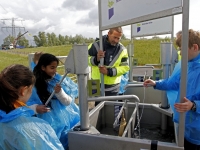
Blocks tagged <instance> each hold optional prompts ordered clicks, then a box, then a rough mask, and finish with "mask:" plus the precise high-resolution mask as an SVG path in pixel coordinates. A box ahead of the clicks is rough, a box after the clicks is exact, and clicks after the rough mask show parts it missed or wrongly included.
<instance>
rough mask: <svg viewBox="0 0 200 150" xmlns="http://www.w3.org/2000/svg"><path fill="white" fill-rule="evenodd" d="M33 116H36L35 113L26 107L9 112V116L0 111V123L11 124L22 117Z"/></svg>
mask: <svg viewBox="0 0 200 150" xmlns="http://www.w3.org/2000/svg"><path fill="white" fill-rule="evenodd" d="M33 115H34V111H33V110H31V109H30V108H28V107H26V106H24V107H19V108H17V109H15V110H13V111H11V112H9V113H8V114H6V112H4V111H2V110H0V122H9V121H12V120H14V119H16V118H18V117H20V116H26V117H31V116H33Z"/></svg>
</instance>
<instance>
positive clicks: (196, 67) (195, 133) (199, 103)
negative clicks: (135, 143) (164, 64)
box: [155, 55, 200, 145]
mask: <svg viewBox="0 0 200 150" xmlns="http://www.w3.org/2000/svg"><path fill="white" fill-rule="evenodd" d="M180 73H181V70H180V69H179V70H178V71H176V72H175V74H174V75H173V76H171V77H170V78H168V79H165V80H160V81H157V82H156V86H155V89H159V90H175V91H178V95H177V96H176V97H175V103H179V100H180ZM199 83H200V55H198V56H197V57H196V58H194V59H192V60H190V61H189V62H188V77H187V93H186V98H187V99H189V100H191V101H194V102H195V103H196V107H197V109H196V112H194V111H191V110H189V111H187V112H186V113H185V138H186V140H188V141H189V142H191V143H193V144H196V145H200V136H199V135H200V86H199ZM171 107H174V106H173V105H172V106H171ZM173 120H174V122H176V123H178V121H179V113H178V112H177V111H176V110H175V109H174V116H173Z"/></svg>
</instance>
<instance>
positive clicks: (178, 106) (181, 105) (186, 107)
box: [174, 97, 193, 112]
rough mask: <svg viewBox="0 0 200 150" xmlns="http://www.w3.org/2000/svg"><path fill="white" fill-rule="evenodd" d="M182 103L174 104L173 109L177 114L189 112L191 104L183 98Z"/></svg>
mask: <svg viewBox="0 0 200 150" xmlns="http://www.w3.org/2000/svg"><path fill="white" fill-rule="evenodd" d="M183 100H184V102H183V103H176V104H174V108H175V109H176V111H177V112H186V111H188V110H191V108H192V106H193V103H192V102H191V101H190V100H189V99H187V98H186V97H184V98H183Z"/></svg>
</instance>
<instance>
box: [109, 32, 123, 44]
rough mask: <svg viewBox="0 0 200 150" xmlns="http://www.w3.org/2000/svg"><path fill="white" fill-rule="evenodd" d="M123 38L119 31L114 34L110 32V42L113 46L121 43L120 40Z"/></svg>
mask: <svg viewBox="0 0 200 150" xmlns="http://www.w3.org/2000/svg"><path fill="white" fill-rule="evenodd" d="M121 37H122V33H119V32H117V31H113V32H112V33H110V32H108V41H109V42H110V44H111V45H113V46H115V45H116V44H117V43H119V40H120V39H121Z"/></svg>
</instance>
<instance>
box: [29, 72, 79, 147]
mask: <svg viewBox="0 0 200 150" xmlns="http://www.w3.org/2000/svg"><path fill="white" fill-rule="evenodd" d="M61 78H62V76H61V75H59V74H56V75H55V76H54V77H53V79H52V80H50V81H49V82H48V91H49V92H50V93H51V92H53V90H54V87H55V85H56V83H58V82H59V81H60V80H61ZM61 87H62V88H63V90H64V91H65V92H66V93H67V94H68V95H69V96H71V97H72V98H73V100H72V102H71V103H70V105H68V106H64V105H63V104H62V103H60V101H59V100H58V99H57V98H56V97H55V96H53V98H52V100H51V101H50V103H51V111H50V112H47V113H44V114H38V115H37V116H38V117H39V118H42V119H44V120H45V121H47V122H48V123H49V124H50V125H51V126H52V127H53V129H54V130H55V132H56V134H57V136H58V138H59V139H60V141H61V142H62V144H63V146H64V147H67V145H68V139H67V133H68V131H69V130H70V129H71V128H72V127H73V126H74V125H76V124H77V123H78V122H79V121H80V111H79V107H78V106H77V105H76V104H75V103H74V98H76V97H77V96H78V86H77V84H76V83H74V82H73V81H72V80H71V79H70V78H69V77H66V78H65V79H64V80H63V82H62V84H61ZM33 104H42V102H41V100H40V99H39V97H38V95H37V93H36V89H35V88H34V89H33V93H32V95H31V97H30V99H29V101H28V102H27V105H33Z"/></svg>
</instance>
